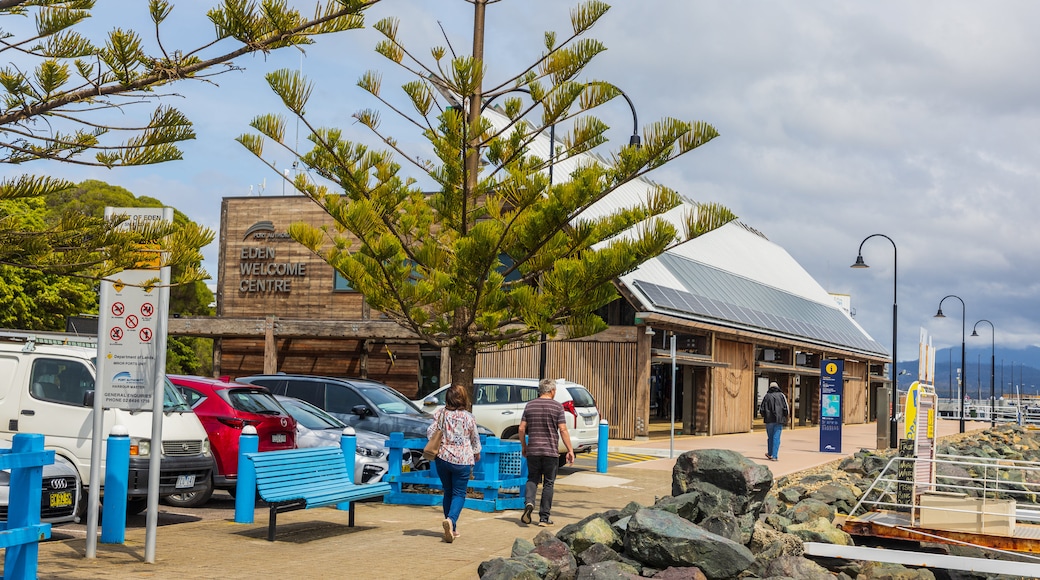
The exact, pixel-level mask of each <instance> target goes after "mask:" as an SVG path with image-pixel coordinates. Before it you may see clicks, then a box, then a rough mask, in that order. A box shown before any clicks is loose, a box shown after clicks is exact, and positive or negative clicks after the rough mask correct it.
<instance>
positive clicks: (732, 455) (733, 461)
mask: <svg viewBox="0 0 1040 580" xmlns="http://www.w3.org/2000/svg"><path fill="white" fill-rule="evenodd" d="M692 481H705V482H708V483H711V484H713V485H715V486H717V487H720V488H722V489H724V490H726V491H729V492H731V493H734V494H736V495H738V496H750V497H751V498H753V500H754V501H756V502H761V501H762V499H764V498H765V496H766V493H767V492H769V488H770V487H772V486H773V472H771V471H769V469H768V468H767V467H765V466H764V465H759V464H757V463H755V462H754V461H751V460H750V459H748V458H746V457H744V456H743V455H741V454H739V453H737V452H735V451H730V450H728V449H702V450H695V451H687V452H686V453H683V454H682V455H680V456H679V458H678V459H677V460H676V461H675V466H674V467H673V468H672V495H680V494H683V493H686V492H687V491H688V488H689V486H690V482H692Z"/></svg>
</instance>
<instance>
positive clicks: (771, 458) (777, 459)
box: [769, 457, 780, 461]
mask: <svg viewBox="0 0 1040 580" xmlns="http://www.w3.org/2000/svg"><path fill="white" fill-rule="evenodd" d="M769 460H770V461H780V459H779V458H777V457H770V458H769Z"/></svg>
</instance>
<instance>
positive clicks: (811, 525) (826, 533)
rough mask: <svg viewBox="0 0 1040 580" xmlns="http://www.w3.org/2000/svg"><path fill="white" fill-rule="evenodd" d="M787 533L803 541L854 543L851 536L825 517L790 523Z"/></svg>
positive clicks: (850, 544) (840, 544)
mask: <svg viewBox="0 0 1040 580" xmlns="http://www.w3.org/2000/svg"><path fill="white" fill-rule="evenodd" d="M787 533H789V534H794V535H796V536H798V537H799V538H801V539H802V541H803V542H823V543H825V544H836V545H839V546H852V545H854V544H853V542H852V536H850V535H848V534H847V533H845V532H844V531H842V530H839V529H838V528H836V527H834V524H832V523H831V521H830V520H828V519H825V518H816V519H815V520H812V521H810V522H806V523H804V524H791V525H789V526H787Z"/></svg>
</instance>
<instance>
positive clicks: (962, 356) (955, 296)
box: [935, 294, 966, 433]
mask: <svg viewBox="0 0 1040 580" xmlns="http://www.w3.org/2000/svg"><path fill="white" fill-rule="evenodd" d="M947 298H956V299H957V300H960V301H961V380H960V381H959V382H960V385H959V386H960V389H958V391H959V395H960V398H961V424H960V432H961V433H964V379H965V378H966V377H965V370H964V325H965V322H964V313H965V311H966V308H965V307H964V299H962V298H961V297H960V296H957V295H955V294H948V295H946V296H943V299H942V300H940V301H939V311H938V312H936V313H935V317H936V318H946V315H944V314H943V311H942V303H943V301H944V300H946V299H947Z"/></svg>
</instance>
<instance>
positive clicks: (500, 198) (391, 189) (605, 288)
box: [239, 0, 733, 385]
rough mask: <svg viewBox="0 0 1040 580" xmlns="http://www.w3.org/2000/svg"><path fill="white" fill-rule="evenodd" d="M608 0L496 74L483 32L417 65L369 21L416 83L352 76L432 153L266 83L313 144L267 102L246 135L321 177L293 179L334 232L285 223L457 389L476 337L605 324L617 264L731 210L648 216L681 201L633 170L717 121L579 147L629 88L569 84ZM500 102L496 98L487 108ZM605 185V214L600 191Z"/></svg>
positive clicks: (369, 116)
mask: <svg viewBox="0 0 1040 580" xmlns="http://www.w3.org/2000/svg"><path fill="white" fill-rule="evenodd" d="M471 3H472V4H474V6H475V13H474V18H475V21H476V22H483V21H484V11H485V10H486V9H487V5H488V4H493V3H495V2H489V1H487V0H472V2H471ZM608 8H609V7H608V6H607V5H606V4H604V3H602V2H599V1H598V0H589V1H586V2H583V3H581V4H580V5H579V6H578V7H577V8H575V9H573V10H572V12H571V27H570V31H569V32H568V33H567V34H566V35H564V36H562V37H560V38H562V41H560V42H558V41H557V39H558V35H557V34H556V33H555V32H546V33H545V35H544V38H545V45H544V47H543V48H542V50H541V52H540V53H539V54H537V55H536V56H534V57H533V59H532V64H531V65H530V66H528V67H526V68H524V69H523V70H520V71H515V72H514V73H507V74H505V75H504V76H502V77H501V78H500V79H499V80H496V81H490V80H489V78H490V75H489V71H488V70H487V69H486V66H485V63H484V62H483V51H484V38H483V30H482V28H481V27H480V26H476V27H474V30H475V33H474V39H473V53H472V55H455V52H454V50H453V49H451V50H449V49H450V48H451V47H449V48H448V49H446V48H444V47H434V48H433V49H432V50H431V52H430V54H431V55H432V59H433V62H432V63H425V62H423V61H421V60H420V59H419V58H417V57H416V56H415V53H414V52H411V51H409V50H408V49H407V48H406V47H405V46H404V45H403V44H402V43H401V42H400V41H399V39H398V27H399V22H398V20H397V19H395V18H388V19H385V20H381V21H379V22H378V23H376V24H375V28H376V30H378V31H379V32H380V33H381V34H382V35H383V36H384V39H383V40H382V41H381V42H380V43H379V44H378V45H377V47H376V52H378V53H379V54H381V55H382V56H384V57H386V58H387V59H389V60H390V61H392V62H393V63H395V64H396V65H399V66H400V67H402V68H404V69H405V70H406V71H408V72H410V73H413V74H414V80H412V81H411V82H408V83H406V84H405V85H404V86H403V87H402V90H403V95H404V102H405V104H404V105H401V104H398V103H396V102H395V101H394V100H392V99H391V98H390V97H388V96H385V95H384V94H383V90H382V76H381V75H380V74H379V73H378V72H374V71H372V72H368V73H366V74H365V75H364V76H363V77H362V78H361V79H360V80H359V81H358V85H359V86H360V87H361V88H362V89H364V90H365V91H367V92H368V93H370V94H371V95H372V96H374V97H375V98H376V99H377V100H378V101H379V102H381V103H382V104H383V105H384V106H385V107H387V108H389V109H391V110H392V111H394V112H396V113H399V114H401V115H402V116H404V117H405V118H407V119H408V120H409V121H410V122H411V123H412V124H413V125H414V126H415V127H417V128H418V129H419V131H421V133H422V135H423V137H425V139H426V140H427V141H428V142H429V145H430V147H429V150H428V151H426V152H421V153H419V154H418V155H416V154H415V153H412V152H408V151H404V150H403V149H401V148H400V146H399V145H398V140H397V139H395V138H394V137H393V136H391V135H389V134H386V133H384V132H383V130H382V129H381V118H380V114H379V112H378V111H376V110H371V109H369V110H362V111H359V112H357V113H356V114H355V115H354V118H355V119H357V120H358V121H359V122H360V123H362V124H363V125H364V126H366V127H367V128H369V129H370V130H371V131H372V132H373V134H374V135H375V136H376V137H378V139H379V140H380V141H381V142H382V143H383V144H384V145H385V146H386V147H387V149H385V150H378V149H375V148H370V147H368V146H366V145H365V144H362V143H358V142H351V141H348V140H346V139H345V138H344V135H343V131H341V130H340V129H337V128H332V127H323V126H320V125H318V124H316V123H315V122H313V121H312V119H311V118H310V117H309V116H308V115H307V114H306V113H305V111H306V110H309V109H308V108H307V107H308V100H309V98H310V96H311V88H312V87H311V84H310V83H309V82H308V81H307V80H306V79H305V78H303V77H302V75H300V74H299V73H297V72H293V71H288V70H282V71H277V72H274V73H271V74H269V75H268V77H267V79H268V83H269V84H270V86H271V88H272V90H273V91H274V92H275V93H276V94H277V95H278V96H279V97H280V98H281V99H282V101H283V102H284V104H285V106H286V108H287V109H288V111H289V112H290V113H291V114H292V115H293V116H294V117H295V118H296V119H298V120H299V122H300V123H301V124H302V125H304V126H306V127H307V129H308V130H309V132H310V136H309V140H310V143H311V144H312V146H311V148H310V150H308V151H296V150H294V148H293V146H292V144H291V143H288V142H287V140H286V139H285V134H286V131H285V128H286V123H287V120H286V119H285V118H284V117H282V116H279V115H275V114H265V115H261V116H258V117H256V118H255V119H254V120H253V122H252V123H251V125H252V127H253V129H255V130H256V133H248V134H244V135H242V136H241V137H239V141H240V143H242V144H243V145H244V146H245V147H247V148H248V149H249V150H250V151H252V152H253V153H254V154H255V155H256V156H257V157H259V158H261V159H262V160H263V159H264V153H265V151H264V147H265V145H266V144H267V143H274V144H275V145H276V146H277V147H278V148H279V149H280V150H281V149H285V150H289V151H290V152H291V153H292V154H294V155H296V156H298V157H299V159H300V160H302V162H303V163H304V165H305V166H307V167H308V168H311V169H313V172H314V174H316V176H317V177H316V178H311V177H310V175H309V174H307V173H300V174H298V175H297V176H296V177H295V178H294V179H293V185H294V186H295V188H296V189H298V190H299V191H301V192H302V193H304V194H305V195H307V196H309V197H310V198H311V199H313V200H314V201H315V202H317V203H318V204H320V205H321V206H322V207H323V208H324V209H325V210H326V211H327V212H328V214H329V215H330V216H331V217H332V218H333V219H334V221H335V227H332V228H318V227H315V226H313V225H310V224H306V223H296V224H293V225H292V226H291V227H290V229H289V233H290V235H291V236H292V237H293V238H294V239H295V240H297V241H298V242H300V243H302V244H304V245H305V246H307V247H308V248H310V249H311V250H312V251H314V252H316V253H318V254H319V255H321V256H322V257H324V259H325V260H326V261H328V263H329V264H331V265H332V266H333V267H335V268H336V269H337V270H338V271H339V272H340V273H342V274H343V275H344V276H345V277H346V279H347V280H349V281H350V284H351V285H352V286H353V287H354V288H355V289H357V290H359V291H361V292H362V293H363V294H364V295H365V298H366V300H367V301H368V303H369V304H371V305H372V307H373V308H376V309H378V310H380V311H381V312H383V313H384V314H385V315H386V316H388V317H389V318H391V319H393V320H395V321H397V322H398V323H399V324H401V325H403V326H404V327H406V328H409V329H411V330H413V331H414V332H415V333H417V334H418V335H419V336H420V337H421V338H422V339H423V340H425V341H426V342H428V343H429V344H431V345H434V346H438V347H445V346H447V347H449V348H450V349H451V354H452V382H453V383H454V384H466V385H469V384H472V373H473V365H474V362H475V357H476V352H477V349H478V348H479V347H481V346H484V345H490V344H503V343H506V342H510V341H517V340H534V339H535V338H536V337H537V336H538V335H539V334H541V333H544V334H546V335H550V336H552V335H555V334H556V332H557V328H558V327H562V328H563V329H564V330H565V332H566V333H567V335H568V336H571V337H578V336H584V335H588V334H591V333H595V332H598V331H600V330H603V329H604V328H605V323H604V321H603V320H602V319H600V318H599V317H598V316H597V315H596V314H595V311H596V310H597V309H598V308H600V307H601V306H603V305H605V304H607V303H609V302H610V301H612V300H613V299H615V298H616V297H617V292H616V290H615V288H614V285H613V281H614V280H615V279H616V278H617V277H618V276H621V275H623V274H625V273H626V272H629V271H631V270H632V269H634V268H635V267H637V266H638V265H639V264H641V263H643V262H644V261H646V260H648V259H650V258H652V257H654V256H657V255H659V254H661V253H662V252H664V251H665V250H666V249H668V248H669V247H671V246H673V245H675V244H677V243H681V242H682V241H684V240H685V239H688V238H689V237H692V236H695V235H699V234H701V233H704V232H705V231H708V230H710V229H712V228H714V227H718V226H719V225H722V224H723V223H725V222H727V221H729V220H731V219H733V216H732V214H731V213H729V212H728V211H727V210H725V208H723V207H721V206H718V205H714V204H712V205H703V206H700V207H699V208H698V207H697V206H696V205H690V206H688V207H689V211H688V212H687V215H686V216H684V219H683V220H680V221H681V223H683V225H684V226H685V227H683V228H681V229H682V230H684V231H681V232H680V231H679V230H680V228H677V227H676V226H675V225H673V223H672V222H671V221H669V220H666V219H659V218H660V216H662V214H664V213H666V212H669V211H672V210H675V209H676V208H678V207H679V206H681V205H683V200H682V198H681V197H680V196H679V194H678V193H677V192H675V191H673V190H671V189H669V188H667V187H664V186H662V185H657V184H651V183H650V182H647V181H645V180H643V179H642V178H643V177H644V176H645V175H646V174H647V173H649V172H650V171H652V170H654V169H656V168H658V167H660V166H662V165H664V164H665V163H668V162H669V161H671V160H673V159H675V158H676V157H678V156H680V155H683V154H685V153H688V152H690V151H692V150H693V149H695V148H697V147H699V146H701V145H703V144H704V143H707V142H708V141H710V140H711V139H713V138H714V137H715V136H716V135H717V133H716V131H715V129H714V128H713V127H711V126H710V125H708V124H707V123H703V122H696V121H695V122H688V121H680V120H677V119H671V118H666V119H663V120H661V121H658V122H656V123H653V124H650V125H648V126H646V127H645V128H644V129H643V132H642V136H641V137H642V139H641V140H642V145H641V146H639V147H636V146H625V147H622V148H621V149H619V150H617V151H615V152H613V153H612V154H610V155H609V157H605V158H601V159H600V160H594V158H593V157H592V156H588V155H584V154H588V153H592V152H593V150H594V149H596V148H597V147H600V146H601V145H603V144H604V143H606V141H607V137H606V132H607V129H608V127H607V126H606V124H605V123H603V122H602V121H601V120H599V119H597V118H596V117H594V116H593V115H592V112H593V110H594V109H596V108H597V107H600V106H602V105H604V104H605V103H607V102H609V101H611V100H612V99H615V98H617V97H618V96H622V95H623V93H622V92H621V90H620V89H619V88H617V87H616V86H614V85H613V84H611V83H609V82H606V81H603V80H598V79H591V80H589V79H581V78H580V77H581V75H582V73H583V71H584V69H585V67H586V66H587V65H588V64H589V63H590V62H591V61H592V60H593V58H595V56H596V55H598V54H599V53H601V52H602V51H603V50H604V49H605V47H604V46H603V45H602V44H601V43H600V42H598V41H596V40H594V39H591V38H587V36H586V35H587V33H588V32H589V30H590V29H591V28H592V27H593V25H594V24H595V23H596V22H597V21H598V20H599V19H600V18H601V17H603V16H604V15H605V14H606V13H607V10H608ZM520 93H523V94H524V95H521V94H520ZM499 97H503V99H502V101H501V102H500V103H498V105H499V106H497V107H496V108H494V109H492V108H488V107H489V105H490V104H491V102H492V101H494V100H495V99H497V98H499ZM626 98H627V97H626ZM547 129H548V130H550V131H552V132H553V133H555V134H557V136H558V138H557V139H556V141H555V142H554V143H553V144H552V150H551V153H550V154H549V155H548V157H546V156H545V155H544V153H543V154H542V156H539V155H538V154H537V153H536V152H537V151H538V150H539V149H538V148H537V146H538V144H539V139H543V140H544V137H542V135H543V132H546V130H547ZM561 131H562V133H561ZM542 150H543V151H544V150H545V149H542ZM395 154H399V155H400V158H402V159H404V160H406V161H405V162H406V163H407V164H409V166H410V167H411V168H412V169H414V170H416V171H418V173H419V177H421V178H422V179H423V180H424V181H425V182H427V183H433V184H434V185H435V186H434V187H433V188H432V191H428V190H425V189H424V188H423V187H421V185H420V181H419V180H418V179H416V178H414V177H409V176H407V174H406V172H405V171H404V169H403V167H402V165H401V164H399V163H398V162H397V161H396V159H397V157H396V155H395ZM265 163H267V165H268V166H269V167H271V169H273V170H275V171H277V170H276V169H275V167H274V165H273V164H272V163H270V162H268V161H265ZM553 167H556V168H557V171H558V173H557V174H556V179H555V181H554V180H553V177H552V176H553V174H552V172H551V169H552V168H553ZM559 168H568V173H567V174H565V175H560V173H559ZM633 182H638V183H639V184H640V185H641V186H643V187H644V188H645V189H646V190H647V193H646V194H644V195H643V196H642V200H641V201H639V202H635V203H624V202H619V201H618V198H617V197H616V196H613V194H615V193H616V192H618V190H619V189H620V188H622V187H626V186H627V185H629V184H632V183H633ZM608 197H611V198H612V199H611V201H610V202H609V203H608V205H609V206H610V208H609V210H607V211H604V210H603V204H601V203H600V202H602V201H604V200H605V198H608Z"/></svg>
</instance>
